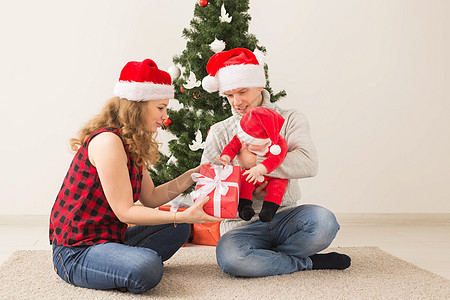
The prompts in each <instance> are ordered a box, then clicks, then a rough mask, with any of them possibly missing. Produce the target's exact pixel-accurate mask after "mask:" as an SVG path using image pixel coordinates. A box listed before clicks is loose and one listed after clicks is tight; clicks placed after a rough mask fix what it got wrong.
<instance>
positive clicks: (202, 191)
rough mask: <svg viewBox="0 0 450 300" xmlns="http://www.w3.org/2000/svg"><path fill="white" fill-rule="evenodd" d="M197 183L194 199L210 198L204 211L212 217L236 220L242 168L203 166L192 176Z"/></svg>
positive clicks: (193, 193)
mask: <svg viewBox="0 0 450 300" xmlns="http://www.w3.org/2000/svg"><path fill="white" fill-rule="evenodd" d="M192 179H193V180H194V181H196V182H197V185H196V186H195V191H193V192H192V193H191V196H192V199H194V201H195V200H197V199H198V198H199V197H201V198H203V197H206V196H209V200H208V202H207V203H206V204H205V205H204V206H203V210H204V211H205V212H206V213H207V214H208V215H211V216H215V217H219V218H227V219H235V218H236V216H237V207H238V202H239V187H240V184H241V168H240V167H239V166H230V165H228V166H221V165H203V166H202V167H201V168H200V173H194V174H192Z"/></svg>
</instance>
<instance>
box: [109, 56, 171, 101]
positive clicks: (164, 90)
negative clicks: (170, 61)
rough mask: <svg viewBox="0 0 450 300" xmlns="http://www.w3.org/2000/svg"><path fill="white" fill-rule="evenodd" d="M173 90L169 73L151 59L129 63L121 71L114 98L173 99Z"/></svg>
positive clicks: (139, 99) (138, 99) (133, 99)
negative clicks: (159, 67)
mask: <svg viewBox="0 0 450 300" xmlns="http://www.w3.org/2000/svg"><path fill="white" fill-rule="evenodd" d="M174 95H175V90H174V88H173V86H172V79H171V78H170V75H169V73H167V72H165V71H163V70H160V69H158V66H157V65H156V63H155V62H154V61H153V60H151V59H148V58H147V59H145V60H143V61H142V62H139V61H130V62H128V63H127V64H126V65H125V66H124V67H123V69H122V72H121V73H120V77H119V82H117V83H116V86H115V87H114V96H117V97H119V98H123V99H127V100H131V101H148V100H159V99H173V98H174Z"/></svg>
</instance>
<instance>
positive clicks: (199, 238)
mask: <svg viewBox="0 0 450 300" xmlns="http://www.w3.org/2000/svg"><path fill="white" fill-rule="evenodd" d="M219 239H220V222H206V223H203V224H193V229H192V244H197V245H208V246H216V245H217V242H218V241H219Z"/></svg>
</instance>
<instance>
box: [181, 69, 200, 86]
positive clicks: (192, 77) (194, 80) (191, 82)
mask: <svg viewBox="0 0 450 300" xmlns="http://www.w3.org/2000/svg"><path fill="white" fill-rule="evenodd" d="M201 84H202V82H201V81H199V80H197V78H196V77H195V74H194V73H192V72H190V73H189V79H188V80H187V81H186V83H185V84H183V86H184V87H185V88H187V89H189V90H190V89H193V88H195V87H199V86H200V85H201Z"/></svg>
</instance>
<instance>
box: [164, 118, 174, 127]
mask: <svg viewBox="0 0 450 300" xmlns="http://www.w3.org/2000/svg"><path fill="white" fill-rule="evenodd" d="M163 124H164V126H166V127H169V126H170V124H172V120H171V119H170V118H167V119H166V120H165V121H164V123H163Z"/></svg>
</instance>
